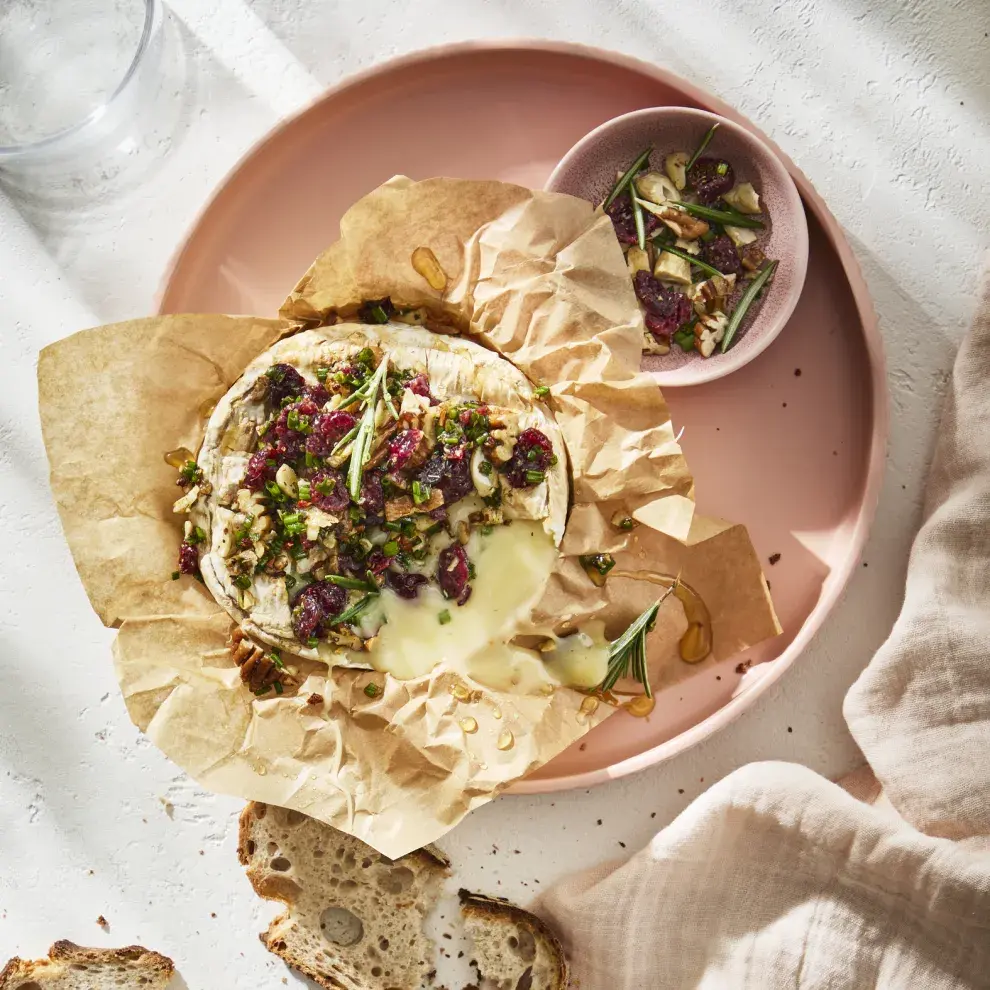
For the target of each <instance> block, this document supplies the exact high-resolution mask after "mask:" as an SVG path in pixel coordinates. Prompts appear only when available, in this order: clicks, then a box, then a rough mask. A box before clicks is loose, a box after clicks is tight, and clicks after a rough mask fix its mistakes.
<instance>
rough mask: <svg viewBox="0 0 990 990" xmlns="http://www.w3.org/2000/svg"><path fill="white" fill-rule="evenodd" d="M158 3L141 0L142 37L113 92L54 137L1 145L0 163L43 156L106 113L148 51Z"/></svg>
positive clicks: (156, 0)
mask: <svg viewBox="0 0 990 990" xmlns="http://www.w3.org/2000/svg"><path fill="white" fill-rule="evenodd" d="M160 3H161V0H144V25H143V27H142V28H141V37H140V38H139V39H138V44H137V49H136V50H135V52H134V55H133V57H132V58H131V61H130V64H129V65H128V66H127V71H126V72H125V73H124V75H123V76H122V77H121V80H120V82H119V83H117V85H116V87H115V88H114V89H113V92H111V93H110V95H109V96H107V97H106V99H105V100H104V101H103V102H102V103H101V104H100V105H99V106H97V107H93V109H92V110H90V112H89V113H88V114H86V116H85V117H83V118H82V119H81V120H79V121H77V122H76V123H74V124H71V125H70V126H69V127H63V128H62V130H60V131H56V132H55V133H54V134H49V135H48V137H44V138H40V139H39V140H37V141H31V142H29V143H27V144H10V145H6V146H5V145H2V144H0V164H2V163H3V162H5V161H11V160H14V159H17V158H21V157H24V158H28V157H31V156H33V155H34V154H36V153H38V152H42V153H43V152H46V151H51V150H52V149H57V148H58V146H59V145H60V144H62V143H63V142H64V141H67V140H69V139H71V138H74V137H75V136H76V135H78V134H80V133H82V132H83V131H85V130H86V128H87V127H89V126H91V125H92V124H95V123H96V122H97V121H98V120H100V118H101V117H103V116H104V114H106V112H107V111H108V110H109V109H110V107H111V105H112V104H113V103H114V102H115V101H116V100H117V98H118V97H119V96H120V95H121V94H122V93H123V92H124V90H125V89H127V86H128V84H129V83H130V81H131V80H132V79H133V78H134V75H135V73H136V72H137V70H138V66H139V65H140V64H141V60H142V59H143V58H144V55H145V52H147V50H148V43H149V42H150V40H151V33H152V29H153V27H154V24H155V17H156V16H157V14H158V9H159V5H160Z"/></svg>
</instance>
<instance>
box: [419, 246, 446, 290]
mask: <svg viewBox="0 0 990 990" xmlns="http://www.w3.org/2000/svg"><path fill="white" fill-rule="evenodd" d="M411 261H412V266H413V268H415V269H416V271H417V273H418V274H420V275H422V276H423V278H425V279H426V281H427V282H429V283H430V288H431V289H436V290H437V292H443V290H444V289H446V288H447V273H446V272H445V271H444V270H443V269H442V268H441V267H440V262H439V261H437V256H436V255H435V254H434V253H433V252H432V251H431V250H430V249H429V248H428V247H418V248H416V250H415V251H413V253H412V258H411Z"/></svg>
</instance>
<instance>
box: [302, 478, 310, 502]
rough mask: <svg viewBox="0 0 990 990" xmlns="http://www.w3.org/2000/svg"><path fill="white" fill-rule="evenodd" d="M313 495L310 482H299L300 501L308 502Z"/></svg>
mask: <svg viewBox="0 0 990 990" xmlns="http://www.w3.org/2000/svg"><path fill="white" fill-rule="evenodd" d="M311 494H312V492H311V491H310V487H309V482H308V481H305V480H300V482H299V499H300V501H302V502H308V501H309V499H310V495H311Z"/></svg>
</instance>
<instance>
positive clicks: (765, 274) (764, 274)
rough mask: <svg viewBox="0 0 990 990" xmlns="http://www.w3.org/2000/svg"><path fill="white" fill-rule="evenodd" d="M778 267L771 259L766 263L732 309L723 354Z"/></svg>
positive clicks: (722, 346) (723, 339)
mask: <svg viewBox="0 0 990 990" xmlns="http://www.w3.org/2000/svg"><path fill="white" fill-rule="evenodd" d="M776 269H777V262H776V261H771V262H770V264H768V265H766V266H765V267H764V268H763V270H762V271H761V272H760V274H759V275H757V276H756V278H754V279H753V281H752V282H750V283H749V287H748V288H747V289H746V291H745V292H744V293H743V295H742V298H741V299H740V300H739V303H738V305H737V306H736V308H735V309H734V310H733V311H732V316H730V317H729V323H728V325H727V326H726V328H725V336H724V337H723V338H722V345H721V349H722V353H723V354H724V353H725V352H726V351H727V350H728V349H729V346H730V345H731V344H732V341H733V339H734V338H735V336H736V331H738V329H739V327H740V325H741V324H742V321H743V320H744V319H745V317H746V312H747V311H748V310H749V307H750V306H752V305H753V301H754V300H755V299H756V297H757V296H758V295H759V294H760V291H761V290H762V288H763V286H764V285H766V283H767V282H768V281H769V279H770V277H771V276H772V275H773V273H774V272H775V271H776Z"/></svg>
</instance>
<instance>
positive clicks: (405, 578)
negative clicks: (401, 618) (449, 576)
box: [385, 571, 429, 598]
mask: <svg viewBox="0 0 990 990" xmlns="http://www.w3.org/2000/svg"><path fill="white" fill-rule="evenodd" d="M428 583H429V582H428V579H427V577H426V575H425V574H406V573H405V572H401V573H400V572H397V571H386V572H385V584H386V585H387V586H388V587H389V588H391V589H392V590H393V591H394V592H395V593H396V594H397V595H398V596H399V597H400V598H415V597H416V596H417V595H418V594H419V589H420V588H421V587H422V586H423V585H424V584H428Z"/></svg>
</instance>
